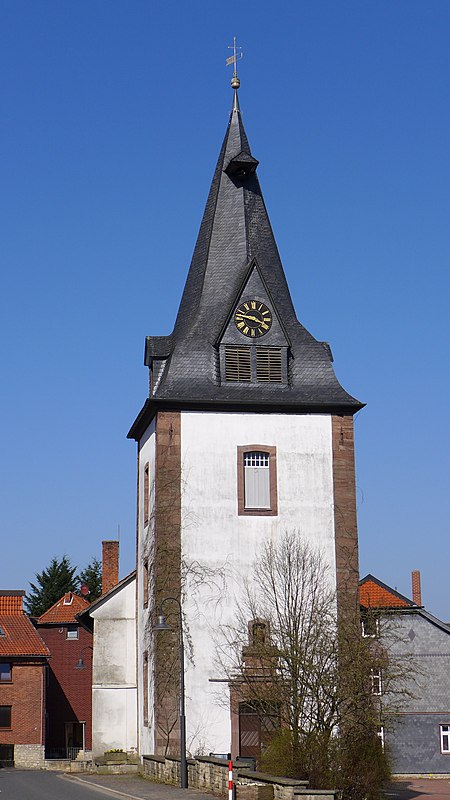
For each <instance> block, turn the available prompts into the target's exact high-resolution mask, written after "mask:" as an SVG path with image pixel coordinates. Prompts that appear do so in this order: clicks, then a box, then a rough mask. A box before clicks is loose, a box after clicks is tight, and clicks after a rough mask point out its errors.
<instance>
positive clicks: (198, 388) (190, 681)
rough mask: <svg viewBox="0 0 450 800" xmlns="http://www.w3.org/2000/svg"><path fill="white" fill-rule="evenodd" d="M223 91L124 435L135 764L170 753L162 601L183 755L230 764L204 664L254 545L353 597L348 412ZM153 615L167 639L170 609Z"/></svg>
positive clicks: (222, 687)
mask: <svg viewBox="0 0 450 800" xmlns="http://www.w3.org/2000/svg"><path fill="white" fill-rule="evenodd" d="M232 86H233V89H234V99H233V106H232V111H231V115H230V120H229V123H228V127H227V130H226V134H225V139H224V141H223V144H222V148H221V150H220V154H219V158H218V161H217V165H216V168H215V172H214V177H213V180H212V184H211V188H210V192H209V196H208V200H207V203H206V208H205V212H204V214H203V219H202V222H201V226H200V231H199V235H198V239H197V243H196V246H195V250H194V254H193V257H192V262H191V265H190V268H189V272H188V275H187V279H186V284H185V288H184V292H183V296H182V299H181V303H180V308H179V311H178V315H177V318H176V322H175V327H174V330H173V332H172V333H171V334H170V335H169V336H149V337H147V340H146V347H145V364H146V365H147V366H148V368H149V372H150V389H149V397H148V399H147V400H146V401H145V404H144V406H143V408H142V409H141V411H140V413H139V414H138V416H137V418H136V420H135V422H134V423H133V426H132V428H131V430H130V432H129V437H130V438H133V439H135V440H136V442H137V444H138V514H137V586H138V590H137V618H138V642H137V657H138V664H139V673H138V675H139V678H138V685H139V701H138V718H139V749H140V752H141V753H145V752H147V753H152V752H156V753H157V752H160V753H161V752H163V751H164V749H165V746H166V744H167V742H168V741H169V743H170V749H171V750H172V752H175V753H176V752H177V749H178V739H179V730H178V727H177V726H178V710H177V688H178V686H177V681H178V677H177V673H176V667H175V664H176V663H177V662H176V658H177V655H176V642H177V640H176V638H175V639H173V638H172V639H171V637H170V636H169V639H167V637H166V636H162V635H158V636H157V635H156V634H155V633H154V632H153V628H152V626H153V624H154V622H155V618H156V615H157V614H158V613H159V607H160V604H161V602H162V601H164V600H165V599H166V598H168V597H171V598H174V597H175V598H176V600H178V601H180V603H181V606H182V614H183V620H184V623H183V630H184V634H185V641H186V644H187V647H186V649H187V651H188V652H187V660H186V718H187V741H188V748H189V750H190V752H191V753H193V754H194V753H195V752H196V751H198V750H199V749H200V748H201V749H202V751H203V752H216V753H226V752H228V751H229V750H230V742H231V740H232V739H233V741H232V748H233V754H234V755H239V754H240V753H239V749H240V744H239V725H238V721H236V719H235V718H234V719H231V718H230V716H233V715H230V704H229V699H228V703H227V697H228V692H229V689H228V685H227V683H226V682H223V683H220V679H221V678H222V677H223V676H221V675H218V674H217V666H216V665H215V658H214V651H215V642H216V639H217V636H218V635H220V629H221V626H224V625H227V624H228V623H229V622H230V621H231V620H233V619H234V617H235V615H236V607H237V606H239V602H240V600H242V596H243V591H244V589H243V580H244V578H245V577H246V576H249V575H251V571H252V565H253V562H254V559H255V557H256V555H257V554H258V552H259V550H260V548H261V544H262V543H263V542H265V541H267V540H268V539H271V540H272V541H276V539H277V537H280V536H282V535H284V534H285V533H286V532H294V533H296V532H298V534H299V535H301V536H302V538H303V539H304V540H305V541H307V542H309V543H310V544H311V545H313V546H318V547H320V549H321V551H322V552H323V553H324V555H325V557H326V560H327V563H328V565H329V569H330V574H331V576H332V581H333V583H334V588H335V589H336V592H337V597H338V603H339V602H340V600H341V599H342V598H343V597H344V596H345V595H346V594H348V593H350V595H351V596H353V597H355V598H356V592H357V586H358V553H357V544H358V541H357V525H356V505H355V470H354V446H353V415H354V414H355V412H356V411H358V410H359V409H360V408H362V404H361V403H360V402H358V400H356V399H355V398H354V397H352V396H351V395H349V394H347V392H346V391H345V390H344V389H343V388H342V386H341V385H340V384H339V382H338V380H337V378H336V376H335V374H334V371H333V366H332V361H333V359H332V355H331V351H330V347H329V346H328V344H327V343H325V342H319V341H317V340H316V339H314V337H313V336H312V335H311V334H310V333H309V332H308V331H307V330H306V328H304V326H303V325H302V324H301V323H300V322H299V321H298V320H297V317H296V314H295V310H294V307H293V303H292V299H291V296H290V292H289V288H288V285H287V282H286V277H285V274H284V271H283V267H282V264H281V260H280V256H279V254H278V249H277V245H276V242H275V238H274V235H273V232H272V228H271V225H270V221H269V218H268V215H267V211H266V207H265V204H264V200H263V197H262V193H261V188H260V185H259V181H258V175H257V168H258V163H259V162H258V161H257V159H256V158H255V157H254V156H253V155H252V152H251V150H250V145H249V142H248V139H247V135H246V132H245V130H244V126H243V122H242V116H241V112H240V108H239V102H238V88H239V80H238V78H237V76H236V72H235V75H234V78H233V81H232ZM164 614H165V615H166V616H167V617H168V619H169V620H170V622H171V623H172V624H174V625H175V626H176V625H177V624H178V623H177V620H178V619H179V616H178V615H179V610H178V606H177V603H176V602H174V601H168V602H167V603H165V604H164ZM163 640H164V642H163ZM167 642H169V644H167ZM174 653H175V660H174ZM171 670H172V673H171ZM174 670H175V671H174ZM220 693H221V695H222V697H221V702H220V701H218V699H217V695H218V694H220Z"/></svg>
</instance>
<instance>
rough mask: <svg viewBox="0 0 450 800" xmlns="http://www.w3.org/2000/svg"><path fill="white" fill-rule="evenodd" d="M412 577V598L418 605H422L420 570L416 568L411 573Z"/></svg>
mask: <svg viewBox="0 0 450 800" xmlns="http://www.w3.org/2000/svg"><path fill="white" fill-rule="evenodd" d="M411 578H412V599H413V603H415V604H416V606H421V605H422V591H421V589H420V572H419V570H418V569H414V570H413V571H412V573H411Z"/></svg>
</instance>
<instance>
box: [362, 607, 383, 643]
mask: <svg viewBox="0 0 450 800" xmlns="http://www.w3.org/2000/svg"><path fill="white" fill-rule="evenodd" d="M367 612H368V609H365V610H364V611H363V613H362V614H361V635H362V637H363V639H379V638H380V617H379V615H378V614H369V613H367Z"/></svg>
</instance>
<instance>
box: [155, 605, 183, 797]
mask: <svg viewBox="0 0 450 800" xmlns="http://www.w3.org/2000/svg"><path fill="white" fill-rule="evenodd" d="M170 600H171V601H172V602H174V603H176V604H177V606H178V610H179V614H180V771H181V780H180V785H181V788H182V789H187V788H188V770H187V759H186V712H185V697H184V694H185V693H184V643H183V615H182V613H181V603H180V601H179V600H178V598H177V597H165V598H164V600H163V601H162V602H161V605H160V607H159V614H158V619H157V622H156V625H154V626H153V630H154V631H171V630H173V629H172V628H171V627H170V625H168V624H167V622H166V619H165V617H164V614H163V605H164V603H168V602H169V601H170Z"/></svg>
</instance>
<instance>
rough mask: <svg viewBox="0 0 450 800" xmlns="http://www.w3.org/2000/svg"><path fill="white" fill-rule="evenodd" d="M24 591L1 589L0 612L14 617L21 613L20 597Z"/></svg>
mask: <svg viewBox="0 0 450 800" xmlns="http://www.w3.org/2000/svg"><path fill="white" fill-rule="evenodd" d="M24 595H25V592H22V591H18V592H15V591H12V592H9V591H8V590H3V591H1V592H0V614H4V615H5V616H12V617H15V616H16V615H17V614H23V607H22V598H23V596H24Z"/></svg>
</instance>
